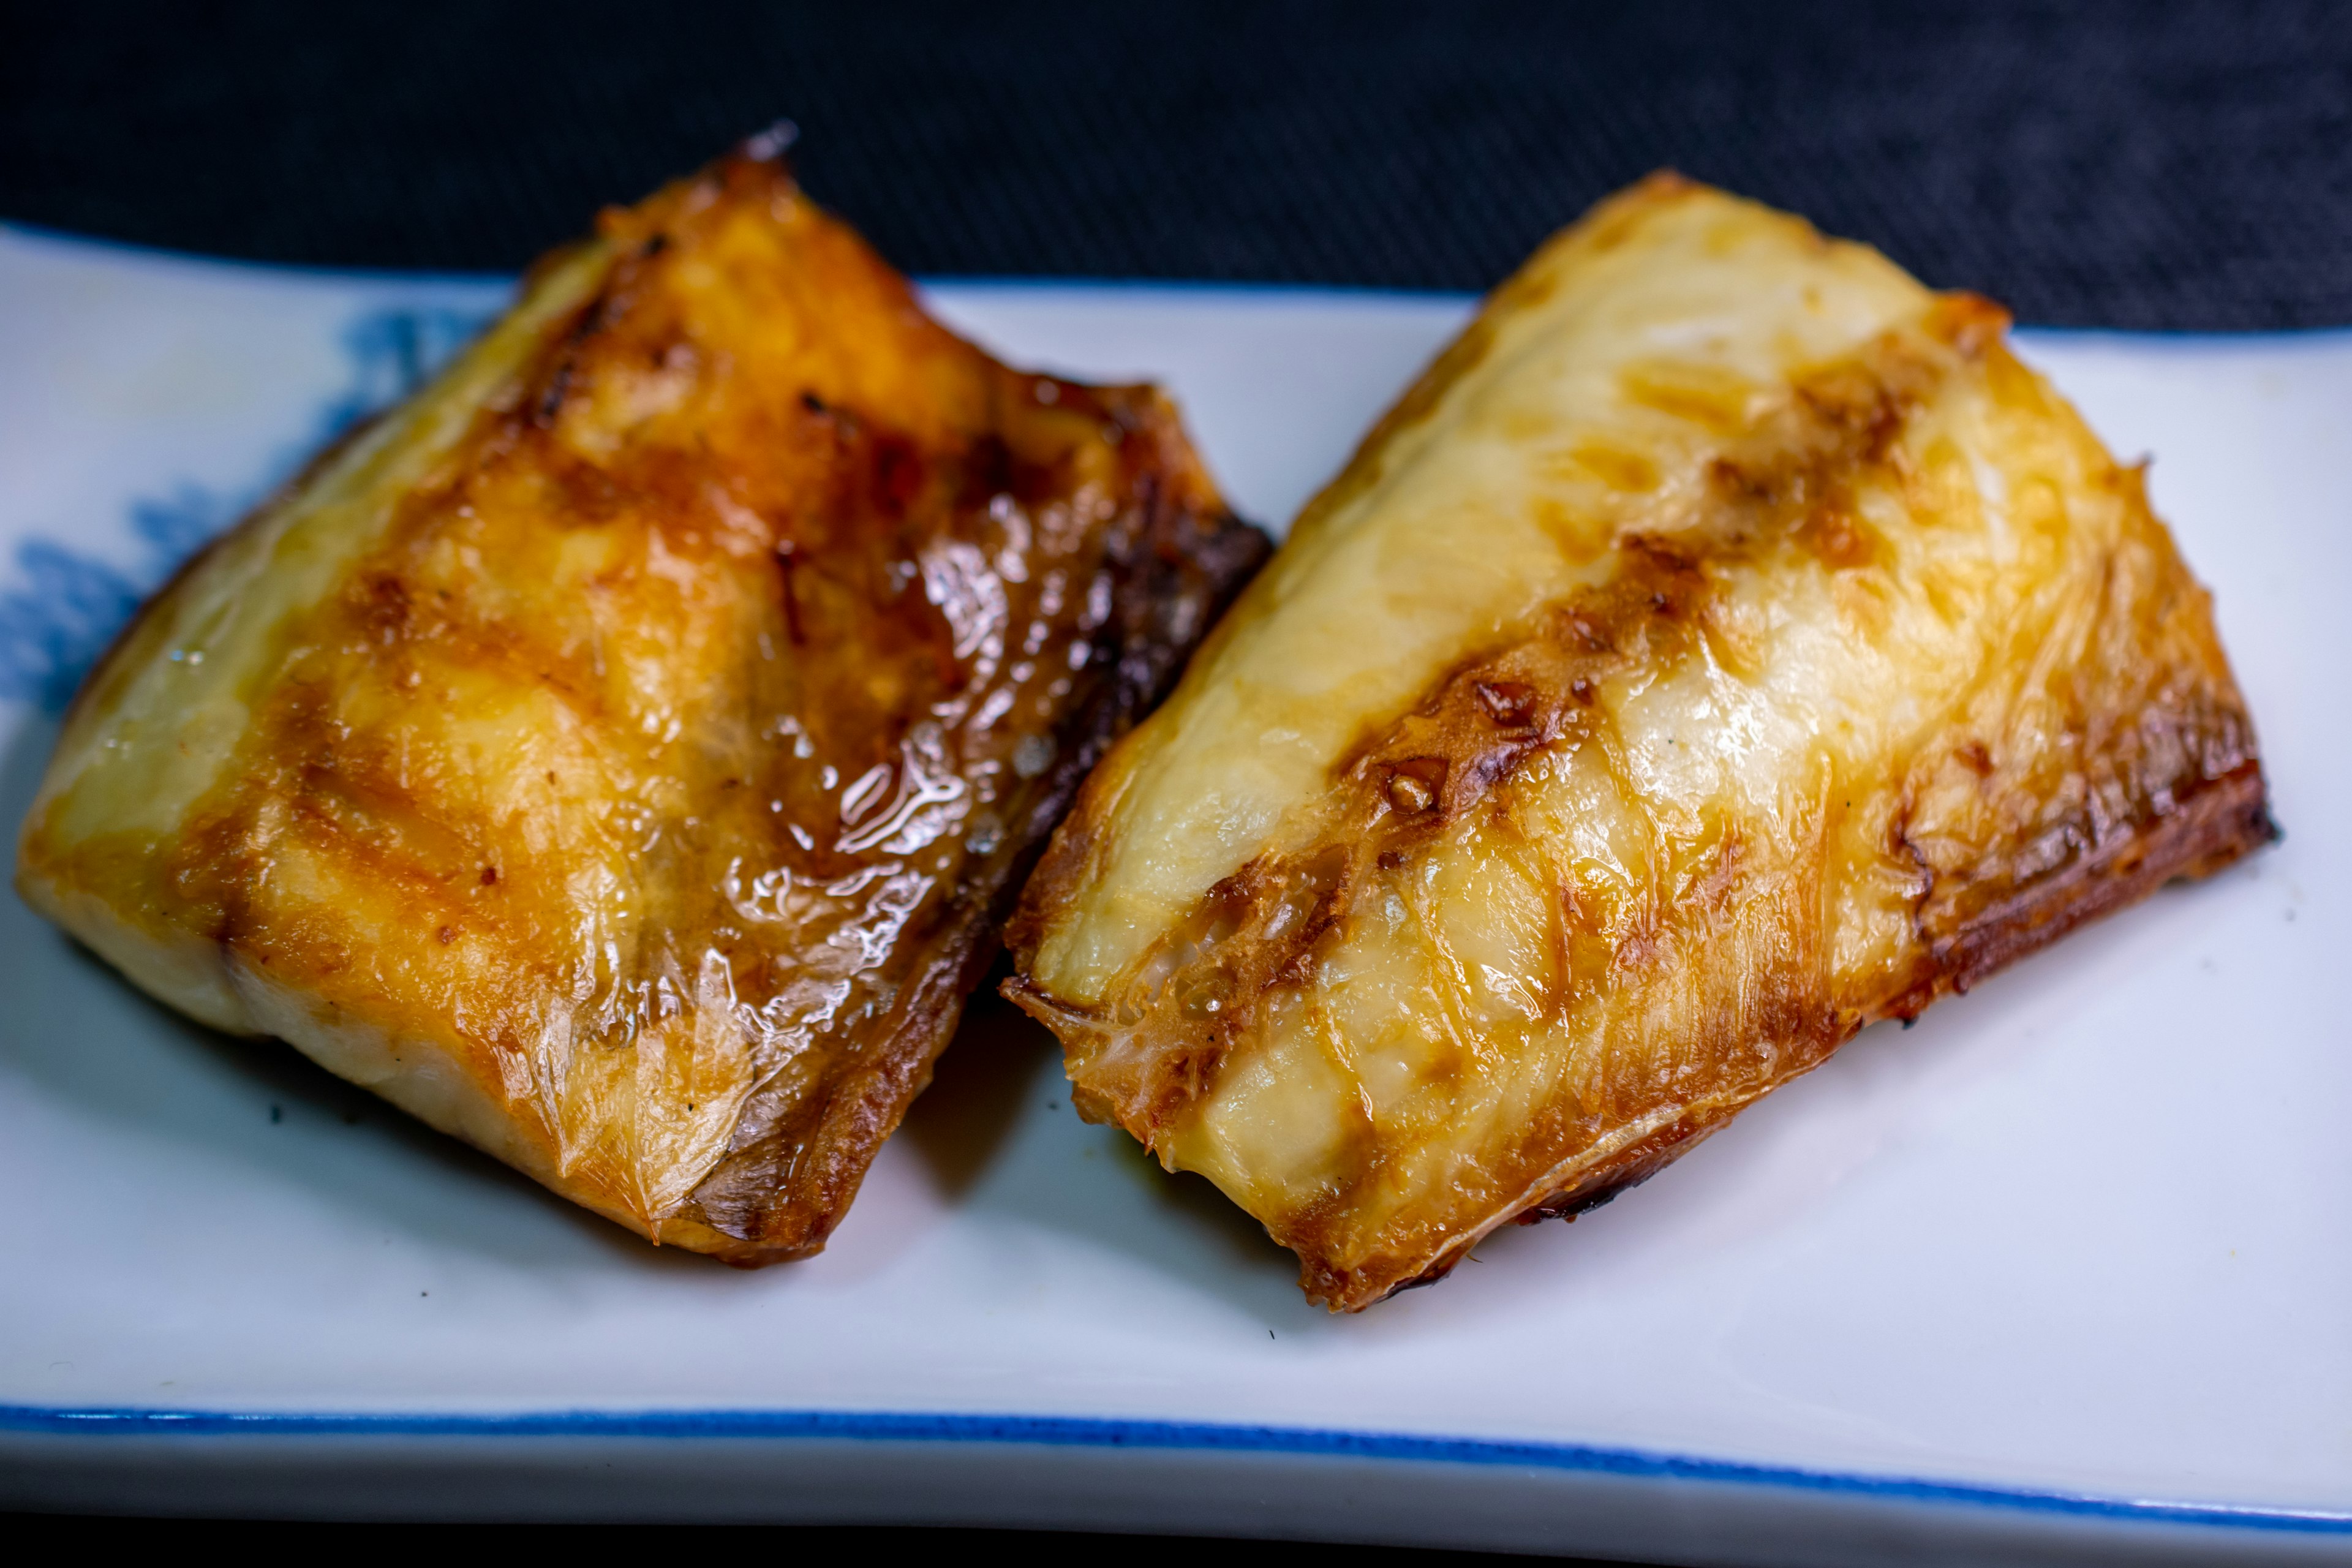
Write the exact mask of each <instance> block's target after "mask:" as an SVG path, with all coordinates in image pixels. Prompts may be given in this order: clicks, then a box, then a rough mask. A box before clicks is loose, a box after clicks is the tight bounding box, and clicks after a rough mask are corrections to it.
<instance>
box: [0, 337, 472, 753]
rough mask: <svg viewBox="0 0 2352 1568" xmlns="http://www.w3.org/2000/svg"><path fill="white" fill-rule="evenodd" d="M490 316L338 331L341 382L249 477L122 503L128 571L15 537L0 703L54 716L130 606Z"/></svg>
mask: <svg viewBox="0 0 2352 1568" xmlns="http://www.w3.org/2000/svg"><path fill="white" fill-rule="evenodd" d="M489 316H490V312H488V311H482V310H457V309H454V308H450V307H446V306H436V307H422V308H420V307H414V306H387V307H383V308H380V309H376V310H368V311H366V312H364V313H363V314H362V315H360V316H359V317H358V318H356V319H355V320H354V321H352V323H351V324H350V325H349V326H348V327H346V328H344V330H343V336H342V347H343V352H344V354H345V355H346V356H347V358H348V361H349V364H350V371H351V379H350V382H349V384H347V385H346V386H345V387H344V389H343V390H342V391H341V392H340V393H338V394H336V395H334V396H333V397H331V398H330V399H328V400H327V402H326V403H325V404H324V405H321V406H320V409H319V411H318V413H317V415H316V416H314V417H313V419H312V421H311V426H310V433H309V435H308V436H307V437H305V438H304V439H303V440H301V441H299V442H295V443H292V444H291V445H289V447H287V448H286V449H284V450H282V451H280V452H279V453H278V455H277V456H276V457H275V458H272V459H271V461H270V463H269V465H268V468H267V470H266V471H265V472H264V473H263V474H262V476H261V478H260V479H258V480H257V481H256V482H255V483H254V484H252V485H250V486H248V487H247V488H245V489H237V490H215V489H210V488H208V487H206V486H204V485H198V484H189V483H183V484H181V485H179V486H177V487H175V488H174V489H173V490H172V491H171V492H170V493H169V494H166V495H161V496H148V497H142V498H141V499H140V500H134V501H132V502H131V507H130V516H129V520H128V521H129V522H130V526H131V536H132V538H134V539H135V540H137V541H138V543H139V551H138V556H137V564H136V565H134V566H132V567H129V568H125V567H122V566H118V565H116V564H114V563H111V562H109V561H106V560H104V559H102V558H100V557H99V556H97V555H94V554H91V553H89V552H85V551H82V550H78V549H76V548H74V547H73V546H72V545H69V544H63V543H59V542H57V541H56V540H53V539H30V540H26V541H24V542H21V543H19V544H18V545H17V546H16V557H15V570H14V572H13V573H12V574H10V575H11V576H13V577H14V579H15V581H13V582H11V583H9V584H8V585H7V586H6V587H5V589H0V700H7V699H14V700H17V701H23V702H37V703H38V704H40V706H41V707H42V708H44V709H46V710H48V711H49V712H52V713H57V712H62V711H63V710H64V709H65V706H66V704H67V703H68V701H70V700H72V698H73V694H74V691H75V689H76V688H78V687H79V686H80V684H81V678H82V676H83V675H84V674H85V673H86V672H88V670H89V667H90V666H91V665H92V664H93V663H95V662H96V661H97V658H98V656H99V655H100V654H101V653H103V652H105V651H106V647H107V645H108V644H109V643H110V642H112V641H113V640H114V635H115V633H116V632H118V631H119V630H121V627H122V625H123V623H124V622H126V621H128V620H129V619H130V618H131V612H132V611H134V610H136V609H137V608H138V607H139V605H140V604H141V602H142V601H143V600H144V599H145V598H146V597H147V595H150V594H152V593H153V592H154V591H155V589H156V588H157V587H159V586H160V585H162V584H163V581H164V580H165V579H166V578H168V577H169V576H170V575H171V574H173V572H174V571H175V570H177V569H178V567H179V564H180V563H181V562H183V561H184V560H186V559H187V558H188V557H189V556H190V555H192V554H194V552H195V551H196V550H197V548H198V547H200V546H201V545H203V544H204V543H205V542H206V541H208V540H210V539H211V538H212V537H213V536H214V535H215V534H217V533H219V532H220V531H222V530H223V529H225V528H226V527H228V526H229V525H230V524H231V523H233V522H235V521H236V520H237V519H238V518H240V517H242V516H244V515H245V514H246V513H247V511H249V510H252V509H253V506H254V505H255V503H256V502H257V501H259V500H261V498H262V497H264V496H266V495H268V493H269V491H270V490H271V489H275V488H276V487H277V486H278V484H280V483H281V482H283V481H284V480H285V479H286V478H287V476H289V474H291V473H292V472H293V471H294V469H295V468H297V467H298V466H299V464H300V463H302V462H303V461H304V460H305V459H306V458H308V457H309V456H310V453H311V452H313V451H315V450H316V449H317V448H318V447H321V446H323V445H324V444H326V443H327V442H329V441H331V440H332V439H334V438H335V437H338V436H340V435H341V434H342V433H343V432H344V431H345V430H348V429H350V428H351V427H352V425H354V424H356V423H357V422H358V421H360V420H361V419H363V418H365V417H366V416H369V415H371V414H373V413H375V412H376V411H377V410H378V409H381V408H384V407H388V406H389V405H392V404H394V403H396V402H398V401H399V400H400V399H401V398H403V397H405V396H406V395H408V394H409V393H411V392H413V391H415V389H416V388H417V387H418V386H420V385H421V384H424V381H425V378H426V377H427V376H429V375H431V374H433V373H434V372H435V371H436V370H437V369H439V368H440V366H441V365H442V364H443V363H446V361H447V360H448V358H449V356H450V355H451V354H453V353H456V352H457V350H458V349H459V348H460V347H462V346H463V345H464V344H465V343H466V342H467V341H468V340H469V339H471V338H472V337H473V336H474V334H475V333H476V332H478V331H480V330H481V329H482V327H483V325H484V324H485V323H486V322H487V321H488V320H489Z"/></svg>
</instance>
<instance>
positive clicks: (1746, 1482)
mask: <svg viewBox="0 0 2352 1568" xmlns="http://www.w3.org/2000/svg"><path fill="white" fill-rule="evenodd" d="M0 1431H5V1432H19V1433H26V1434H32V1435H39V1436H68V1435H77V1436H81V1435H106V1436H145V1437H154V1436H210V1437H220V1436H226V1437H236V1436H262V1437H270V1436H276V1437H310V1436H369V1437H655V1438H677V1439H702V1440H710V1439H723V1438H771V1439H773V1438H800V1439H820V1440H821V1439H827V1438H830V1439H833V1440H835V1441H851V1442H899V1443H1009V1444H1030V1445H1035V1446H1038V1447H1057V1448H1132V1449H1160V1450H1169V1449H1178V1450H1191V1451H1193V1452H1203V1453H1243V1454H1295V1455H1302V1456H1307V1457H1309V1458H1356V1459H1388V1460H1404V1461H1419V1462H1422V1463H1435V1464H1454V1465H1510V1466H1519V1467H1525V1468H1536V1469H1544V1470H1555V1471H1562V1472H1570V1473H1581V1474H1586V1475H1603V1476H1616V1477H1622V1478H1624V1479H1636V1480H1649V1479H1654V1480H1677V1481H1704V1482H1712V1483H1717V1484H1724V1485H1732V1486H1754V1487H1772V1488H1778V1489H1782V1490H1788V1491H1799V1492H1812V1493H1817V1494H1826V1495H1832V1496H1844V1497H1862V1498H1872V1499H1880V1500H1887V1501H1893V1502H1926V1503H1955V1504H1963V1505H1971V1506H1975V1507H1979V1508H1996V1509H2006V1510H2021V1511H2024V1512H2030V1513H2045V1514H2062V1515H2069V1516H2073V1517H2077V1518H2092V1519H2113V1520H2129V1521H2136V1522H2140V1523H2148V1524H2183V1525H2196V1526H2200V1527H2205V1528H2214V1527H2221V1528H2227V1529H2238V1530H2259V1531H2294V1532H2298V1533H2306V1534H2322V1535H2352V1515H2347V1514H2339V1513H2329V1512H2326V1511H2323V1510H2308V1511H2305V1510H2294V1509H2277V1508H2259V1507H2231V1506H2229V1505H2226V1504H2215V1503H2181V1502H2164V1501H2159V1500H2149V1499H2139V1498H2116V1497H2101V1496H2098V1495H2096V1494H2095V1493H2087V1492H2059V1491H2039V1490H2031V1489H2021V1488H2007V1487H1997V1486H1980V1485H1974V1484H1970V1483H1968V1482H1962V1481H1937V1480H1928V1479H1920V1478H1916V1477H1908V1476H1866V1475H1853V1474H1848V1473H1844V1472H1841V1471H1835V1470H1808V1469H1800V1468H1794V1467H1790V1466H1782V1465H1749V1464H1741V1463H1738V1462H1737V1461H1734V1460H1728V1459H1706V1458H1695V1457H1692V1456H1688V1455H1681V1454H1653V1453H1646V1452H1644V1451H1643V1450H1641V1449H1637V1448H1604V1447H1588V1446H1586V1445H1583V1444H1577V1443H1543V1442H1509V1441H1501V1440H1496V1439H1490V1438H1478V1437H1430V1436H1411V1435H1408V1434H1404V1433H1394V1432H1349V1431H1339V1430H1329V1429H1324V1428H1318V1427H1301V1426H1226V1425H1223V1424H1220V1423H1215V1422H1204V1421H1149V1420H1111V1419H1104V1418H1100V1417H1094V1416H1078V1415H950V1414H944V1413H932V1412H925V1411H846V1410H648V1411H634V1412H631V1411H598V1410H566V1411H549V1412H542V1413H535V1414H522V1415H359V1414H338V1415H327V1414H310V1413H303V1412H285V1411H251V1412H245V1411H221V1410H172V1409H139V1408H131V1407H122V1406H110V1407H91V1408H83V1409H76V1408H70V1407H60V1408H47V1407H43V1406H39V1405H0Z"/></svg>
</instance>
